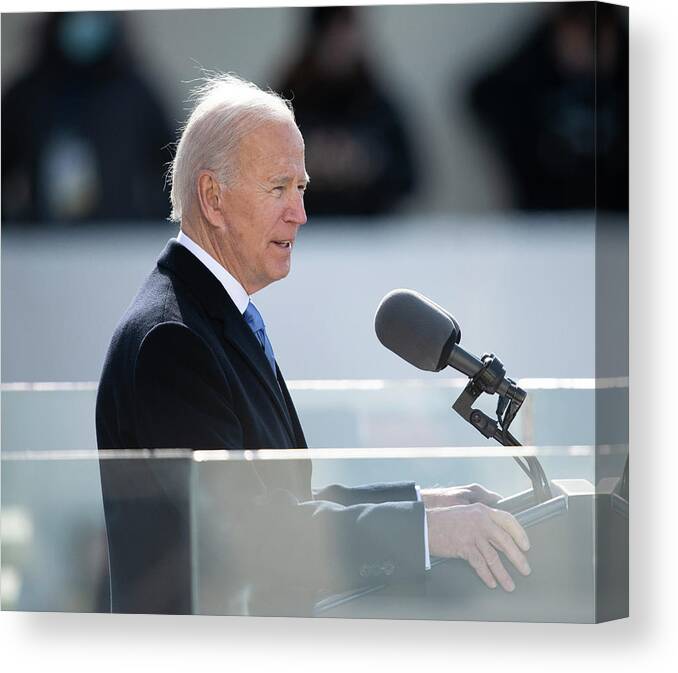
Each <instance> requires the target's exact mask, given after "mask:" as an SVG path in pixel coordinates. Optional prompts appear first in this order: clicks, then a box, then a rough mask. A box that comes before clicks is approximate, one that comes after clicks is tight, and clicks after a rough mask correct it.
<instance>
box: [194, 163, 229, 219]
mask: <svg viewBox="0 0 678 673" xmlns="http://www.w3.org/2000/svg"><path fill="white" fill-rule="evenodd" d="M198 205H199V207H200V213H201V215H202V217H203V219H205V220H206V221H207V222H209V223H210V224H211V225H212V226H213V227H221V226H223V224H224V216H223V213H222V206H223V198H222V195H221V185H220V184H219V181H218V180H217V178H216V176H215V175H214V173H212V171H202V172H201V173H200V175H198Z"/></svg>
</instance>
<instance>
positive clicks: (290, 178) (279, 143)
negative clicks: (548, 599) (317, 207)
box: [218, 121, 308, 294]
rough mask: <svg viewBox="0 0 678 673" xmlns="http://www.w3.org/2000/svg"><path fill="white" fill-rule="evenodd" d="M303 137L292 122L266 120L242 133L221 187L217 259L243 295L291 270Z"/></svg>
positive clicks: (300, 215) (302, 181)
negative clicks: (235, 164)
mask: <svg viewBox="0 0 678 673" xmlns="http://www.w3.org/2000/svg"><path fill="white" fill-rule="evenodd" d="M307 182H308V176H307V175H306V166H305V164H304V141H303V139H302V137H301V133H300V132H299V129H298V128H297V127H296V125H295V124H294V123H293V122H287V121H279V122H269V123H267V124H265V125H264V126H262V127H259V128H258V129H257V130H256V131H254V132H252V133H250V134H248V135H246V136H245V137H244V138H243V139H242V141H241V143H240V150H239V170H238V174H237V177H236V178H235V180H234V183H233V184H232V185H230V186H228V187H224V188H223V189H222V192H221V194H222V203H223V207H222V209H221V211H222V215H223V218H224V224H225V227H224V229H223V230H222V231H221V232H220V240H219V241H218V247H219V252H220V256H221V257H222V259H221V260H220V261H222V263H224V266H226V268H227V269H228V270H229V271H230V272H231V273H232V274H233V275H234V276H235V277H236V278H237V279H238V280H239V281H240V283H241V285H242V286H243V287H244V288H245V290H246V291H247V293H248V294H252V293H254V292H256V291H257V290H261V289H262V288H264V287H266V286H267V285H269V284H270V283H272V282H273V281H276V280H280V279H281V278H284V277H285V276H287V274H288V273H289V272H290V262H291V257H292V248H293V246H294V242H295V239H296V236H297V232H298V230H299V227H300V226H301V225H302V224H304V223H305V222H306V211H305V210H304V191H305V189H306V184H307Z"/></svg>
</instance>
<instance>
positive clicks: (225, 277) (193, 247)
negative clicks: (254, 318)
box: [177, 231, 250, 313]
mask: <svg viewBox="0 0 678 673" xmlns="http://www.w3.org/2000/svg"><path fill="white" fill-rule="evenodd" d="M177 243H180V244H181V245H183V246H184V248H186V250H188V251H189V252H192V253H193V254H194V255H195V256H196V257H197V258H198V259H199V260H200V261H201V262H202V263H203V264H204V265H205V266H206V267H207V268H208V269H209V270H210V271H211V272H212V273H213V274H214V276H215V278H216V279H217V280H218V281H219V282H220V283H221V284H222V285H223V286H224V290H226V292H228V296H229V297H230V298H231V299H232V300H233V303H234V304H235V305H236V306H237V307H238V311H240V313H245V311H246V310H247V305H248V304H249V302H250V297H249V295H248V294H247V292H245V288H244V287H243V286H242V285H241V284H240V283H239V282H238V281H237V280H236V279H235V278H234V277H233V276H232V275H231V274H230V273H229V272H228V271H226V269H224V267H223V266H221V264H219V262H217V260H216V259H214V257H212V255H210V254H209V253H207V252H205V251H204V250H203V249H202V248H201V247H200V246H199V245H198V244H197V243H196V242H195V241H193V240H192V239H191V238H189V237H188V236H187V235H186V234H185V233H184V232H183V231H179V235H178V236H177Z"/></svg>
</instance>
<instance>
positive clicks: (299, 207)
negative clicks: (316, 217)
mask: <svg viewBox="0 0 678 673" xmlns="http://www.w3.org/2000/svg"><path fill="white" fill-rule="evenodd" d="M287 219H288V221H289V222H293V223H294V224H296V225H298V226H301V225H302V224H306V220H307V219H308V218H307V217H306V208H305V207H304V194H303V192H301V191H297V193H296V195H295V196H294V197H293V202H292V203H291V204H290V208H289V211H288V214H287Z"/></svg>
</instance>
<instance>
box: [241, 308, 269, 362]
mask: <svg viewBox="0 0 678 673" xmlns="http://www.w3.org/2000/svg"><path fill="white" fill-rule="evenodd" d="M243 317H244V318H245V321H246V322H247V324H248V325H249V327H250V329H251V330H252V331H253V332H254V335H255V336H256V337H257V339H258V340H259V343H260V344H261V347H262V348H263V349H264V354H265V355H266V359H267V360H268V363H269V364H270V365H271V369H272V370H273V374H274V375H275V373H276V371H275V355H273V346H271V342H270V341H269V340H268V337H267V336H266V326H265V325H264V319H263V318H262V317H261V313H259V311H257V307H256V306H255V305H254V304H253V303H252V302H250V303H249V304H247V309H245V313H244V315H243Z"/></svg>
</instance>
